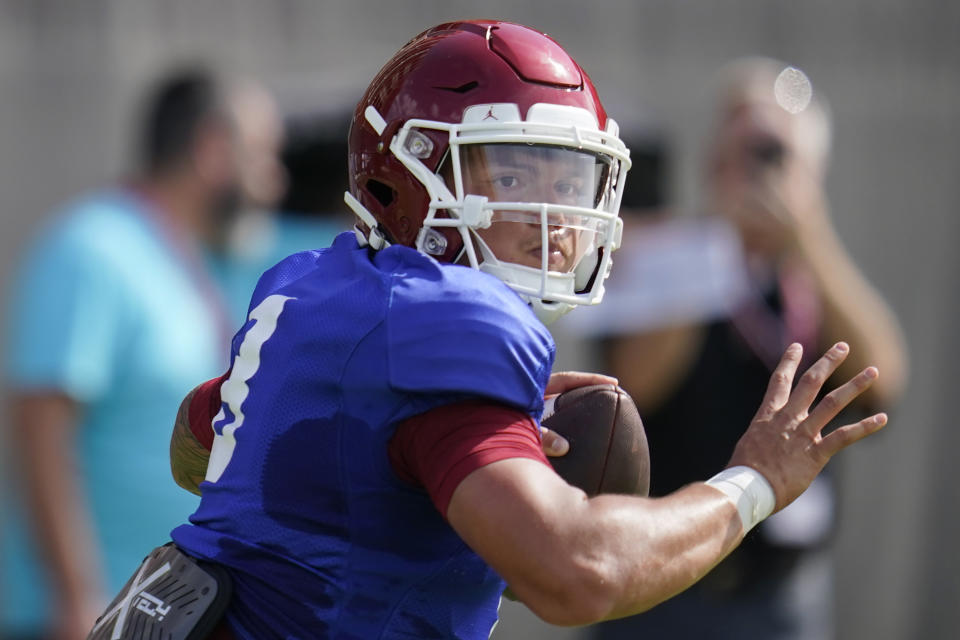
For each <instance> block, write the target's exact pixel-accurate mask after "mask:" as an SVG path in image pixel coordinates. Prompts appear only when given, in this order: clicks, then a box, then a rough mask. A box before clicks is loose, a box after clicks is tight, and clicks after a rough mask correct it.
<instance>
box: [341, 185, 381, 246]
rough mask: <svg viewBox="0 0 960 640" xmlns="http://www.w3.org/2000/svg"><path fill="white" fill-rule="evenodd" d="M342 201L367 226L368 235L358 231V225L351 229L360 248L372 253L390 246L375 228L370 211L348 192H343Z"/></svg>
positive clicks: (376, 227) (374, 220)
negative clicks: (367, 249)
mask: <svg viewBox="0 0 960 640" xmlns="http://www.w3.org/2000/svg"><path fill="white" fill-rule="evenodd" d="M343 201H344V202H345V203H346V204H347V206H348V207H350V209H351V210H352V211H353V213H354V214H355V215H356V216H357V217H358V218H360V221H361V222H363V224H365V225H367V228H368V229H370V233H368V234H364V233H363V231H362V230H361V229H360V225H355V226H354V227H353V232H354V234H356V236H357V242H359V243H360V246H361V247H366V246H369V247H370V248H371V249H373V250H374V251H379V250H380V249H384V248H386V247H389V246H390V243H389V242H387V238H386V237H385V236H384V235H383V233H382V232H381V231H380V228H379V227H378V226H377V219H376V218H374V217H373V214H372V213H370V211H368V210H367V208H366V207H365V206H363V205H362V204H361V203H360V201H359V200H357V199H356V198H354V197H353V194H352V193H350V192H349V191H346V192H344V194H343Z"/></svg>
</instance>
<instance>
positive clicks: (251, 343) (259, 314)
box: [206, 295, 292, 482]
mask: <svg viewBox="0 0 960 640" xmlns="http://www.w3.org/2000/svg"><path fill="white" fill-rule="evenodd" d="M287 300H292V298H290V297H288V296H281V295H272V296H268V297H266V298H264V300H263V301H262V302H261V303H260V304H258V305H257V306H256V307H255V308H254V309H253V311H251V312H250V316H249V319H250V320H253V321H255V324H254V325H253V326H252V327H250V330H249V331H247V333H246V335H244V336H243V342H241V343H240V349H239V350H238V351H237V356H236V358H234V360H233V369H232V370H231V371H230V377H229V378H227V379H226V381H225V382H224V383H223V385H221V387H220V398H221V401H222V402H223V404H225V405H227V407H229V408H230V413H231V414H233V419H232V420H227V414H226V412H225V411H224V410H223V407H222V406H221V407H220V412H219V413H218V414H217V415H216V417H215V418H214V419H213V429H214V436H213V449H211V451H210V461H209V462H208V463H207V477H206V480H207V482H216V481H217V480H219V479H220V476H221V475H223V472H224V470H225V469H226V468H227V465H228V464H229V463H230V459H231V458H232V457H233V450H234V448H235V447H236V446H237V441H236V438H234V435H233V434H234V433H235V432H236V430H237V429H239V428H240V427H242V426H243V417H244V416H243V402H244V400H246V399H247V395H248V394H249V393H250V387H248V386H247V381H248V380H250V378H252V377H253V375H254V374H255V373H256V372H257V369H259V368H260V350H261V349H262V348H263V344H264V343H265V342H266V341H267V340H269V339H270V336H272V335H273V332H274V331H276V330H277V319H278V318H279V317H280V314H281V313H282V312H283V305H285V304H286V303H287Z"/></svg>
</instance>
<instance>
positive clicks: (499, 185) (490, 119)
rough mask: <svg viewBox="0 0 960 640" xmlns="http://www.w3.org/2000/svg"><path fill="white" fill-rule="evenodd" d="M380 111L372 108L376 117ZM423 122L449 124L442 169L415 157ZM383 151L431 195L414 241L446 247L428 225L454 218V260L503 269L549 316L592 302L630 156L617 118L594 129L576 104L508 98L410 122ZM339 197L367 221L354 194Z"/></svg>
mask: <svg viewBox="0 0 960 640" xmlns="http://www.w3.org/2000/svg"><path fill="white" fill-rule="evenodd" d="M378 115H379V114H376V113H373V114H368V120H370V121H371V124H374V126H375V128H376V127H377V124H378V123H379V122H380V121H377V116H378ZM371 119H372V120H371ZM381 121H382V119H381ZM426 129H433V130H442V131H447V132H448V134H449V149H450V152H449V154H448V156H447V158H446V160H445V162H444V165H443V168H442V169H441V171H440V172H439V173H434V172H432V171H430V170H429V169H428V168H427V167H426V166H425V165H424V164H423V162H422V160H421V158H424V157H427V156H429V155H430V153H431V152H432V149H433V147H432V146H431V145H432V143H431V141H430V139H429V138H428V137H427V136H425V135H423V134H421V133H420V130H426ZM390 151H391V152H392V153H393V154H394V155H395V156H396V157H397V158H398V159H399V160H400V161H401V162H402V163H403V164H404V166H405V167H406V168H407V169H408V170H409V171H410V172H411V173H412V174H413V175H414V176H415V177H416V178H417V179H418V180H419V181H420V182H421V183H423V185H424V186H425V187H426V189H427V191H428V193H429V194H430V197H431V202H430V210H429V212H428V214H427V216H426V219H425V220H424V223H423V228H422V229H421V231H420V235H419V236H418V238H417V249H418V250H419V251H421V252H423V253H426V254H428V255H442V254H443V252H444V251H445V250H446V239H445V238H444V236H443V235H442V234H440V233H438V232H437V231H436V229H443V228H454V229H457V230H458V231H459V233H460V235H461V237H462V239H463V245H464V255H463V256H462V258H461V259H462V261H463V262H465V263H467V264H469V265H470V266H472V267H474V268H476V269H480V270H482V271H485V272H487V273H490V274H491V275H494V276H496V277H498V278H499V279H501V280H503V281H504V282H505V283H506V284H507V285H508V286H510V287H511V288H512V289H514V290H515V291H516V292H517V293H518V294H520V295H521V297H523V298H524V299H525V300H527V302H528V303H529V304H530V305H531V307H532V308H533V310H534V311H535V312H536V313H537V315H538V317H539V318H540V319H541V320H542V321H543V322H545V323H549V322H552V321H553V320H555V319H556V318H559V317H560V316H561V315H563V314H564V313H566V312H567V311H569V310H570V309H572V308H573V307H574V306H576V305H580V304H597V303H599V302H600V300H601V299H602V297H603V281H604V280H605V279H606V277H607V275H608V273H609V270H610V265H611V261H610V254H611V253H612V252H613V251H614V250H616V248H617V247H619V245H620V236H621V234H622V228H623V225H622V221H621V220H620V218H619V217H618V215H617V212H618V209H619V206H620V195H621V193H622V185H623V181H624V178H625V176H626V172H627V170H628V169H629V166H630V160H629V151H628V150H627V149H626V147H625V146H624V145H623V143H622V142H621V141H620V139H619V138H618V137H617V125H616V123H615V122H614V121H613V120H608V127H607V130H606V131H601V130H599V129H598V128H597V123H596V120H595V119H594V117H593V115H592V114H590V113H589V112H587V111H586V110H584V109H580V108H577V107H568V106H561V105H553V104H536V105H533V106H532V107H531V108H530V109H529V111H528V113H527V117H526V119H522V118H521V117H520V113H519V109H518V108H517V106H516V105H514V104H495V105H477V106H475V107H470V108H468V109H467V110H466V111H465V113H464V118H463V122H461V123H459V124H450V123H443V122H434V121H429V120H410V121H408V122H406V123H405V124H404V126H403V127H402V128H401V129H400V130H399V131H398V133H397V135H396V136H395V137H394V138H393V140H392V141H391V144H390ZM347 203H348V204H349V205H350V206H351V208H352V209H354V211H355V212H356V213H357V215H358V216H360V218H361V219H363V220H365V221H366V220H367V218H369V219H370V220H371V221H372V219H373V216H372V215H370V214H369V212H367V211H366V210H365V209H363V210H360V209H361V206H360V204H359V202H356V201H355V200H354V199H352V198H348V199H347ZM542 247H547V251H543V250H542Z"/></svg>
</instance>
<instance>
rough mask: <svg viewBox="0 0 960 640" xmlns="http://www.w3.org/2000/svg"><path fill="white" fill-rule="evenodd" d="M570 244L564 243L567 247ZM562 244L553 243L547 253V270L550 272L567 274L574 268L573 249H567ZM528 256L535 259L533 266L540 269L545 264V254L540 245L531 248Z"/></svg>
mask: <svg viewBox="0 0 960 640" xmlns="http://www.w3.org/2000/svg"><path fill="white" fill-rule="evenodd" d="M566 244H569V243H563V245H566ZM563 245H562V244H560V243H554V242H551V243H550V244H549V247H548V251H547V268H548V269H549V270H550V271H559V272H561V273H566V272H567V271H569V270H570V269H571V268H572V267H573V264H572V262H573V259H572V255H573V251H572V247H565V246H563ZM527 255H529V256H530V257H531V258H532V259H533V265H532V266H536V267H540V266H541V265H542V264H543V252H542V251H541V247H540V245H539V244H538V245H537V246H536V247H533V248H531V249H530V250H529V251H528V252H527Z"/></svg>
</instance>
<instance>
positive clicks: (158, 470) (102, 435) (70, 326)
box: [0, 190, 229, 633]
mask: <svg viewBox="0 0 960 640" xmlns="http://www.w3.org/2000/svg"><path fill="white" fill-rule="evenodd" d="M185 249H186V251H185ZM184 253H188V254H189V253H193V254H199V249H198V248H196V247H192V248H190V247H187V248H184V247H180V248H179V249H177V248H175V247H174V245H173V244H172V243H171V242H170V241H169V240H168V239H166V238H165V237H164V235H163V234H162V233H161V232H160V230H159V227H158V226H157V222H156V220H155V219H153V218H151V216H150V214H149V213H148V212H147V211H146V210H145V208H144V204H143V203H142V202H141V201H139V200H138V199H137V198H136V197H135V196H134V195H133V194H131V193H128V192H125V191H122V190H108V191H102V192H98V193H94V194H92V195H90V196H87V197H85V198H83V199H81V200H79V201H77V202H75V203H73V204H71V205H70V206H69V207H68V208H67V210H66V211H64V212H63V214H62V215H60V216H58V217H57V218H56V220H55V221H54V223H53V224H52V225H51V226H50V227H49V228H48V229H47V230H46V232H45V233H44V234H42V235H41V237H40V238H39V240H38V241H37V242H36V243H35V244H34V246H32V247H31V248H30V250H29V251H28V253H27V255H26V259H25V261H24V262H23V263H22V265H21V270H20V272H19V273H18V274H17V279H16V281H15V282H14V283H13V284H12V287H11V289H12V297H11V298H10V299H9V300H8V301H7V313H8V318H7V320H8V322H7V331H8V334H7V345H6V348H5V354H6V363H5V370H6V371H5V374H6V382H7V386H8V388H10V389H12V390H29V389H58V390H62V391H64V392H65V393H66V394H68V395H69V396H71V397H72V398H74V399H75V400H76V401H78V402H79V403H80V405H81V407H82V411H81V413H80V416H81V418H80V423H79V425H78V428H77V430H76V438H77V439H76V443H75V451H76V454H77V458H78V463H79V470H78V477H77V482H78V483H80V485H81V487H82V489H83V490H84V492H85V494H86V496H87V498H88V500H89V506H90V510H91V515H92V520H93V522H94V524H95V527H96V535H97V537H98V542H99V545H100V549H101V552H102V554H103V558H104V560H105V562H106V567H105V570H106V576H107V579H108V584H107V588H108V589H109V593H108V596H109V597H112V596H113V595H114V593H115V592H117V591H118V590H119V589H120V587H122V586H123V584H124V583H125V582H126V580H127V579H128V578H129V577H130V575H131V574H132V572H133V570H134V569H135V568H136V566H137V565H138V563H139V562H140V560H141V559H142V558H143V557H144V555H146V553H148V552H149V551H150V550H151V549H152V548H153V547H155V546H157V545H160V544H163V543H165V542H167V541H168V540H169V534H170V530H171V529H173V528H174V527H175V526H177V525H178V524H180V523H182V522H184V521H185V520H186V519H187V516H188V515H189V514H190V513H192V512H193V511H194V509H195V508H196V506H197V504H198V501H199V499H198V498H197V497H196V496H194V495H192V494H190V493H188V492H187V491H184V490H183V489H180V488H179V487H178V486H177V485H176V484H175V483H174V481H173V478H172V476H171V473H170V461H169V442H170V433H171V428H172V425H173V421H174V417H175V416H176V412H177V408H178V407H179V405H180V402H181V400H182V399H183V397H184V395H186V393H187V392H188V391H189V390H190V389H191V388H193V387H194V386H195V385H197V384H198V383H199V382H202V381H204V380H206V379H208V378H211V377H213V376H216V375H219V374H220V373H222V371H223V370H224V369H225V365H226V359H227V355H228V346H229V345H228V342H227V337H225V336H224V335H222V334H223V330H222V328H221V326H222V325H221V323H220V322H219V321H218V318H219V317H221V316H222V315H223V314H224V313H225V312H223V311H218V310H217V308H216V307H215V306H214V303H213V302H212V301H211V296H210V295H209V291H205V289H204V287H203V286H201V285H200V283H202V282H203V281H204V277H205V276H204V274H203V273H199V272H198V271H197V268H192V269H191V268H190V267H188V266H186V265H185V261H184V260H183V259H182V257H183V254H184ZM201 262H202V260H196V261H195V263H198V264H199V263H201ZM14 480H16V478H14ZM8 488H9V489H11V490H9V491H8V493H9V494H10V496H8V497H12V498H16V493H17V487H16V482H13V483H10V484H9V485H8ZM7 507H8V512H7V513H5V514H4V515H3V516H2V517H0V523H2V525H3V527H4V531H3V533H2V534H0V545H2V555H0V633H2V631H7V632H13V631H23V632H26V631H33V630H35V629H38V628H40V625H42V624H43V622H44V621H45V620H46V619H47V618H48V617H49V616H48V613H47V606H48V605H47V596H46V594H45V590H44V589H45V585H44V583H43V579H42V575H41V573H40V572H39V571H38V570H37V569H38V565H37V564H36V561H35V557H34V555H33V550H32V548H31V545H30V544H29V543H30V539H31V537H32V536H30V535H29V534H27V530H26V529H25V518H24V516H23V514H22V512H17V511H10V510H9V508H14V507H15V505H14V504H8V505H7Z"/></svg>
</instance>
